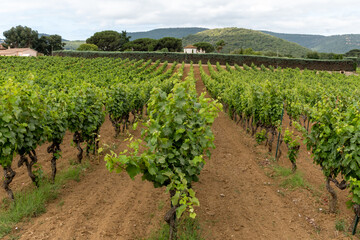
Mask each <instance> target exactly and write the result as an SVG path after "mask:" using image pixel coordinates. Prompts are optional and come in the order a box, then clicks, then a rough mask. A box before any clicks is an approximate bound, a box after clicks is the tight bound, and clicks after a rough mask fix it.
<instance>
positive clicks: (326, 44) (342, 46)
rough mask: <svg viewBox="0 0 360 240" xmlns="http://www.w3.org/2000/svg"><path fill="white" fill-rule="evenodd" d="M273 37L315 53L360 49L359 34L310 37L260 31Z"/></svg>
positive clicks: (344, 51) (308, 35)
mask: <svg viewBox="0 0 360 240" xmlns="http://www.w3.org/2000/svg"><path fill="white" fill-rule="evenodd" d="M261 32H263V33H266V34H269V35H271V36H274V37H278V38H281V39H284V40H287V41H290V42H295V43H297V44H299V45H301V46H303V47H306V48H309V49H311V50H313V51H317V52H327V53H330V52H332V53H346V52H348V51H350V50H352V49H360V34H344V35H332V36H323V35H311V34H290V33H276V32H270V31H261Z"/></svg>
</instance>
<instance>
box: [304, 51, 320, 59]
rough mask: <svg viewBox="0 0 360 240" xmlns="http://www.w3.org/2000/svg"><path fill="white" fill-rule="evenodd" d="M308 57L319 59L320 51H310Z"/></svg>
mask: <svg viewBox="0 0 360 240" xmlns="http://www.w3.org/2000/svg"><path fill="white" fill-rule="evenodd" d="M306 58H310V59H319V58H320V56H319V53H318V52H308V53H307V54H306Z"/></svg>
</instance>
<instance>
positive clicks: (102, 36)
mask: <svg viewBox="0 0 360 240" xmlns="http://www.w3.org/2000/svg"><path fill="white" fill-rule="evenodd" d="M129 41H130V37H128V36H126V31H122V32H121V33H118V32H116V31H110V30H108V31H102V32H96V33H95V34H94V35H93V36H91V37H90V38H88V39H86V43H91V44H95V45H96V46H98V48H99V49H100V50H102V51H118V50H120V49H121V48H122V46H123V45H124V44H125V43H127V42H129Z"/></svg>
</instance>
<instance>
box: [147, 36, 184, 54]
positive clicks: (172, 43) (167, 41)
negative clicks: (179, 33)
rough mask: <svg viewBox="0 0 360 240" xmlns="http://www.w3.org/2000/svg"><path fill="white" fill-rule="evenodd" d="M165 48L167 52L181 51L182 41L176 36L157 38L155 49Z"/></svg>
mask: <svg viewBox="0 0 360 240" xmlns="http://www.w3.org/2000/svg"><path fill="white" fill-rule="evenodd" d="M164 48H167V49H168V51H169V52H181V51H182V41H181V39H178V38H173V37H164V38H161V39H159V41H158V42H157V44H156V45H155V49H154V50H155V51H157V50H162V49H164Z"/></svg>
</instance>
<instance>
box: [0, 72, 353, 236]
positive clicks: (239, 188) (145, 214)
mask: <svg viewBox="0 0 360 240" xmlns="http://www.w3.org/2000/svg"><path fill="white" fill-rule="evenodd" d="M194 70H195V77H196V78H197V79H199V80H198V81H197V85H196V88H197V91H198V93H200V92H202V91H205V90H204V89H205V87H204V85H203V82H202V81H201V80H200V74H199V67H198V65H195V69H194ZM205 70H207V68H206V67H205ZM188 72H189V65H186V67H185V71H184V76H186V75H187V73H188ZM212 129H213V132H214V134H215V145H216V149H214V150H212V151H211V152H212V156H211V159H210V160H207V163H206V165H205V167H204V169H203V171H202V172H201V175H200V181H199V182H198V183H195V184H194V189H195V191H196V193H197V197H198V198H199V201H200V207H198V208H196V211H197V213H198V216H197V217H198V220H199V222H200V225H201V229H202V235H203V237H204V238H205V239H209V240H212V239H214V240H215V239H216V240H222V239H225V240H226V239H268V240H272V239H274V240H275V239H347V238H346V237H345V236H344V235H343V234H342V233H338V232H337V231H336V230H335V221H336V220H337V219H341V218H342V219H345V220H347V221H350V217H352V213H351V211H350V210H347V209H346V208H345V207H344V205H345V201H346V193H340V197H339V207H340V208H339V213H338V214H337V215H334V214H328V213H327V212H326V209H327V205H326V204H327V202H326V197H327V194H326V192H325V189H324V188H323V186H321V184H322V183H323V178H322V175H321V171H320V170H319V169H318V168H316V167H315V166H314V165H313V164H312V162H311V160H309V156H308V153H307V151H306V150H305V149H304V148H303V146H302V148H303V149H302V150H301V156H300V159H299V160H298V167H299V171H301V172H303V173H304V178H305V179H307V181H309V183H310V184H311V185H314V187H313V188H314V189H311V190H309V189H299V190H295V191H290V190H288V189H283V188H280V187H279V185H278V183H279V179H276V178H272V177H271V176H270V175H271V171H269V169H270V168H269V167H268V164H269V162H270V160H269V159H270V158H271V156H272V155H268V154H267V150H266V148H265V147H264V146H255V143H256V142H255V140H254V138H252V137H250V135H248V134H246V133H245V131H244V130H243V129H242V127H240V126H239V125H236V123H235V122H234V121H232V120H230V118H229V117H228V116H227V115H226V114H225V113H223V112H222V113H220V115H219V117H218V118H217V119H216V120H215V122H214V124H213V127H212ZM129 132H130V133H131V134H133V135H134V136H135V137H139V135H140V133H139V130H136V131H133V130H129ZM100 134H101V144H104V143H106V144H107V145H108V146H109V147H108V148H110V149H113V150H114V151H115V152H120V151H122V150H123V149H124V148H125V147H126V143H124V142H122V140H123V139H124V138H125V136H123V137H121V138H120V139H114V137H113V135H114V130H113V127H112V126H111V123H110V121H109V120H108V119H107V120H106V122H105V123H104V125H103V126H102V128H101V133H100ZM70 141H71V135H70V134H67V137H66V139H65V141H64V144H63V151H64V152H63V158H62V159H61V160H59V164H60V165H61V168H65V167H66V166H67V165H68V160H69V159H75V156H76V150H75V148H72V147H69V146H70ZM45 150H46V147H41V148H39V150H38V152H39V154H38V155H39V161H40V163H41V164H43V165H44V168H45V169H49V167H48V166H49V165H48V163H47V162H48V161H49V156H48V155H47V154H46V152H45ZM283 151H284V154H283V155H284V156H282V158H281V159H280V160H279V164H281V165H284V166H290V165H289V163H288V162H287V161H286V149H285V147H284V146H283ZM91 164H92V167H91V169H90V170H89V171H88V172H87V173H85V175H84V176H83V177H82V179H81V181H80V182H70V183H69V184H67V185H66V186H64V188H63V189H62V191H61V194H60V197H59V198H58V199H57V200H55V201H54V202H52V203H50V204H48V206H47V212H46V213H45V214H43V215H41V216H39V217H36V218H32V219H31V220H30V221H29V222H25V223H21V224H19V225H18V226H17V227H18V230H17V231H14V234H19V235H21V238H20V239H24V240H25V239H26V240H30V239H61V240H68V239H69V240H70V239H94V240H95V239H96V240H97V239H124V240H128V239H141V238H144V237H146V236H149V234H150V233H151V232H152V231H155V230H156V229H158V228H159V223H162V222H163V216H164V214H165V212H166V211H167V210H168V207H169V196H168V194H166V193H165V189H164V188H162V189H155V188H153V186H152V184H151V183H149V182H143V181H142V180H141V177H137V178H136V179H135V180H134V181H133V180H131V179H130V178H129V177H128V175H127V174H126V173H121V174H116V173H109V172H108V170H107V169H106V168H105V163H104V161H103V160H101V159H100V160H99V161H98V160H96V159H94V160H92V162H91ZM14 169H15V170H16V171H17V172H18V175H17V176H16V177H15V180H14V183H12V187H13V188H14V189H22V188H26V186H27V185H28V182H29V179H28V178H27V176H26V174H25V169H17V168H16V167H14ZM269 172H270V174H269ZM25 183H26V184H25ZM24 185H25V186H24ZM0 194H1V195H0V197H4V196H5V192H4V191H3V190H2V191H1V192H0ZM320 209H321V210H320Z"/></svg>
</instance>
